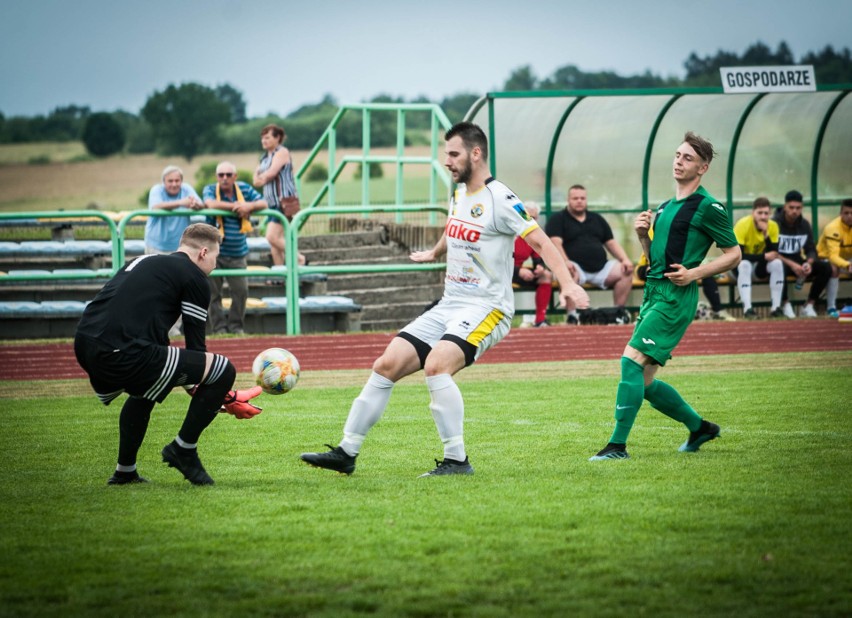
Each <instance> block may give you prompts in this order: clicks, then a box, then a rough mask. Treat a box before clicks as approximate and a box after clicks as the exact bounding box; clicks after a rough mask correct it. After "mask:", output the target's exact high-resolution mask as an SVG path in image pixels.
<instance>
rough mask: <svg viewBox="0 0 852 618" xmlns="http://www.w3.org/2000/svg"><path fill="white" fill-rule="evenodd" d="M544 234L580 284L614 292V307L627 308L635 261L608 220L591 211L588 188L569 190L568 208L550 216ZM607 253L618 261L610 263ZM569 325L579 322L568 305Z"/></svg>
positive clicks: (578, 187) (581, 187)
mask: <svg viewBox="0 0 852 618" xmlns="http://www.w3.org/2000/svg"><path fill="white" fill-rule="evenodd" d="M545 231H546V232H547V235H548V236H550V239H551V240H552V241H553V244H555V245H556V248H557V249H559V251H560V253H562V254H563V255H564V256H565V260H566V262H567V264H568V268H569V270H570V271H571V274H572V276H573V277H574V280H575V281H576V282H577V283H579V284H580V285H583V284H584V283H591V284H594V285H596V286H597V287H599V288H600V289H602V290H608V289H612V296H613V302H614V304H615V306H616V307H619V308H624V305H626V304H627V297H628V295H629V294H630V290H631V289H632V288H633V262H631V261H630V258H629V257H627V253H625V251H624V249H622V248H621V245H619V244H618V241H617V240H615V238H614V237H613V235H612V228H610V226H609V223H607V222H606V219H604V218H603V217H602V216H601V215H599V214H598V213H596V212H590V211H589V210H588V205H587V200H586V188H585V187H583V186H582V185H573V186H572V187H571V188H570V189H568V205H567V206H566V208H565V209H564V210H560V211H559V212H558V213H554V214H553V216H552V217H550V220H548V222H547V226H546V228H545ZM607 251H609V253H610V254H612V256H613V257H614V258H615V259H611V260H607ZM568 322H569V323H572V324H577V323H579V316H578V314H577V312H576V308H575V307H571V306H568Z"/></svg>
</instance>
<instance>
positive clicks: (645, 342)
mask: <svg viewBox="0 0 852 618" xmlns="http://www.w3.org/2000/svg"><path fill="white" fill-rule="evenodd" d="M642 343H644V344H646V345H657V342H656V341H654V340H653V339H648V338H647V337H642Z"/></svg>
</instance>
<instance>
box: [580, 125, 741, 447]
mask: <svg viewBox="0 0 852 618" xmlns="http://www.w3.org/2000/svg"><path fill="white" fill-rule="evenodd" d="M713 154H714V152H713V145H712V144H711V143H710V142H708V141H707V140H705V139H703V138H701V137H699V136H698V135H695V134H694V133H692V132H691V131H690V132H688V133H687V134H686V135H685V136H684V138H683V143H682V144H681V145H680V146H679V147H678V149H677V151H676V152H675V157H674V166H673V174H674V179H675V183H676V184H677V192H676V195H675V197H674V199H671V200H669V201H667V202H665V203H663V204H662V205H661V206H660V207H659V208H658V209H657V212H656V214H653V213H652V212H651V210H647V211H645V212H642V213H640V214H639V215H638V216H637V217H636V220H635V222H634V224H633V227H634V228H635V230H636V235H637V236H638V237H639V242H640V243H641V245H642V250H643V252H644V253H645V256H646V257H647V258H648V263H649V267H648V278H647V281H646V282H645V293H644V296H643V299H642V306H641V307H640V309H639V317H638V318H637V319H636V326H635V328H634V330H633V336H632V337H631V339H630V341H629V342H628V344H627V346H626V347H625V348H624V353H623V355H622V357H621V382H619V383H618V392H617V394H616V399H615V430H614V431H613V433H612V437H610V439H609V443H608V444H607V445H606V446H605V447H604V448H603V449H602V450H601V451H600V452H599V453H598V454H597V455H595V456H593V457H591V458H589V461H597V460H603V459H627V458H628V457H629V455H628V454H627V448H626V444H627V436H628V435H629V434H630V429H631V428H632V427H633V422H634V421H635V420H636V414H637V413H638V412H639V408H640V407H641V406H642V400H643V399H647V400H648V402H649V403H650V404H651V406H652V407H654V408H656V409H657V410H659V411H660V412H662V413H663V414H665V415H666V416H669V417H671V418H673V419H674V420H676V421H679V422H681V423H683V424H684V425H686V427H687V428H688V429H689V438H688V439H687V440H686V442H684V443H683V445H681V447H680V450H681V451H688V452H695V451H697V450H698V449H699V447H700V446H701V445H702V444H704V443H705V442H708V441H710V440H713V439H714V438H716V437H718V435H719V426H718V425H716V424H714V423H710V422H708V421H706V420H704V419H702V418H701V416H699V415H698V413H697V412H696V411H695V410H693V409H692V407H691V406H690V405H689V404H688V403H686V401H684V400H683V398H682V397H681V396H680V394H679V393H678V392H677V391H676V390H675V389H674V388H673V387H672V386H670V385H669V384H666V383H665V382H661V381H660V380H657V379H656V378H655V377H654V376H655V375H656V373H657V369H659V368H660V367H662V366H663V365H665V364H666V361H668V360H669V359H670V358H671V356H672V354H671V353H672V350H674V348H675V347H676V346H677V344H678V343H680V340H681V339H682V338H683V335H684V333H685V332H686V329H687V327H689V325H690V323H691V322H692V320H693V318H694V317H695V309H696V307H697V305H698V284H697V283H696V281H698V280H699V279H702V278H704V277H712V276H713V275H715V274H718V273H722V272H725V271H728V270H730V269H732V268H734V267H735V266H736V265H737V264H739V262H740V258H741V254H740V247H739V245H738V244H737V239H736V237H735V236H734V231H733V223H732V217H731V213H730V211H728V209H727V208H725V206H724V205H723V204H721V203H720V202H718V201H717V200H716V199H715V198H714V197H713V196H711V195H710V194H709V193H707V191H706V190H705V189H704V187H702V186H701V178H702V177H703V176H704V174H706V173H707V170H708V169H709V167H710V162H711V161H712V160H713ZM652 226H653V240H652V239H651V238H650V237H649V232H650V230H651V228H652ZM713 243H716V245H717V246H718V247H719V249H721V251H722V255H721V256H719V257H718V258H716V259H714V260H712V261H710V262H707V263H703V261H704V258H705V257H706V256H707V251H708V250H709V249H710V247H711V246H712V244H713Z"/></svg>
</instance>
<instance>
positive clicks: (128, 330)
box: [74, 223, 261, 485]
mask: <svg viewBox="0 0 852 618" xmlns="http://www.w3.org/2000/svg"><path fill="white" fill-rule="evenodd" d="M219 243H220V236H219V232H218V230H217V229H216V228H215V227H213V226H211V225H207V224H206V223H195V224H192V225H190V226H188V227H187V228H186V230H184V232H183V235H182V236H181V240H180V246H179V247H178V250H177V251H176V252H175V253H172V254H169V255H143V256H141V257H139V258H137V259H136V260H134V261H133V262H130V263H129V264H127V265H126V266H125V267H124V268H122V269H121V270H120V271H119V272H118V273H116V275H115V277H113V278H112V279H111V280H110V281H109V283H107V284H106V285H105V286H104V287H103V289H102V290H101V291H100V292H98V294H97V296H96V297H95V299H94V300H93V301H92V302H91V303H89V305H88V306H87V307H86V310H85V311H84V312H83V317H82V319H81V320H80V324H79V325H78V326H77V333H76V337H75V338H74V353H75V354H76V356H77V362H79V363H80V366H81V367H82V368H83V369H84V370H85V371H86V373H87V374H89V380H90V382H91V384H92V388H93V389H94V390H95V393H96V394H97V396H98V399H100V400H101V402H102V403H103V404H104V405H109V404H110V402H112V400H113V399H115V398H116V397H118V396H119V395H120V394H121V393H123V392H126V393H127V394H128V395H129V397H128V398H127V400H126V401H125V402H124V406H122V408H121V415H120V417H119V444H118V465H117V466H116V468H115V472H114V473H113V475H112V476H111V477H110V479H109V480H108V481H107V482H108V484H110V485H126V484H129V483H145V482H147V479H145V478H144V477H141V476H139V473H138V472H137V470H136V454H137V452H138V451H139V447H140V446H141V445H142V440H143V439H144V438H145V432H146V431H147V429H148V420H149V419H150V417H151V410H152V409H153V408H154V404H155V403H162V402H163V400H164V399H165V398H166V396H167V395H168V394H169V392H170V391H171V390H172V388H174V387H175V386H184V387H186V388H187V389H188V390H189V392H190V394H191V395H192V399H191V401H190V404H189V408H188V409H187V412H186V418H185V419H184V421H183V425H182V426H181V428H180V430H179V431H178V433H177V436H176V437H175V439H174V441H172V442H170V443H169V444H167V445H166V446H165V448H163V451H162V455H163V461H164V462H165V463H167V464H168V465H169V466H170V467H173V468H177V469H178V470H179V471H180V472H181V473H182V474H183V476H184V477H185V478H186V480H188V481H189V482H190V483H192V484H194V485H212V484H213V479H212V478H210V475H209V474H207V471H206V470H205V469H204V466H202V465H201V460H200V459H199V458H198V452H197V449H196V446H197V444H198V439H199V437H200V436H201V432H203V431H204V429H205V428H206V427H207V426H208V425H209V424H210V423H212V422H213V419H215V418H216V415H217V414H218V413H219V412H220V411H222V410H223V411H225V412H228V413H229V414H233V415H234V416H236V417H237V418H252V417H253V416H255V415H257V414H259V413H260V408H258V407H256V406H254V405H252V404H251V403H249V400H250V399H252V398H254V397H256V396H257V395H259V394H260V392H261V389H260V387H254V388H251V389H247V390H243V391H234V390H231V388H232V387H233V384H234V379H235V378H236V375H237V373H236V369H235V368H234V366H233V365H232V364H231V361H229V360H228V359H227V358H225V357H224V356H222V355H220V354H212V353H210V352H207V347H206V342H205V326H206V322H207V307H208V306H209V304H210V284H209V281H208V275H209V274H210V273H211V272H212V271H213V269H214V268H215V266H216V256H218V255H219ZM178 316H182V317H183V327H184V333H185V336H186V348H185V349H184V348H178V347H174V346H170V345H169V337H168V332H169V328H171V326H172V324H174V323H175V321H176V320H177V318H178Z"/></svg>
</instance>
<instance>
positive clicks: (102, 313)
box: [77, 252, 210, 352]
mask: <svg viewBox="0 0 852 618" xmlns="http://www.w3.org/2000/svg"><path fill="white" fill-rule="evenodd" d="M209 305H210V283H209V281H208V278H207V275H206V274H205V273H204V271H202V270H201V269H200V268H199V267H198V266H196V265H195V264H193V263H192V261H191V259H190V257H189V256H188V255H187V254H186V253H183V252H177V253H172V254H169V255H143V256H141V257H139V258H137V259H135V260H134V261H132V262H130V263H129V264H127V265H126V266H125V267H124V268H122V269H121V270H120V271H118V273H116V275H115V277H113V278H112V279H111V280H110V281H109V283H107V284H106V285H105V286H104V287H103V289H101V291H100V292H98V294H97V296H95V299H94V300H93V301H92V302H91V303H89V304H88V306H87V307H86V309H85V311H84V312H83V317H82V318H81V319H80V323H79V325H78V326H77V333H78V334H81V335H85V336H87V337H90V338H93V339H96V340H98V341H99V342H100V343H102V344H106V345H109V346H114V347H115V348H117V349H121V348H124V347H126V346H128V345H130V344H133V343H141V344H146V343H147V344H151V343H155V344H159V345H169V329H170V328H171V327H172V325H173V324H174V323H175V322H176V321H177V318H178V316H179V315H182V316H183V329H184V334H185V336H186V348H187V349H189V350H198V351H202V352H206V351H207V348H206V343H205V327H206V323H207V307H208V306H209Z"/></svg>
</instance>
